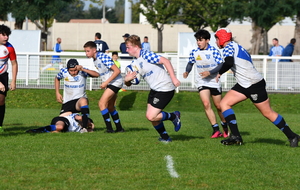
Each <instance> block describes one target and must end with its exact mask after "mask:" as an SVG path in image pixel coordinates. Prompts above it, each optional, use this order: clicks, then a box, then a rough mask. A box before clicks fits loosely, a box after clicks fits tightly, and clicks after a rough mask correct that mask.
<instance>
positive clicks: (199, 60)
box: [189, 44, 223, 90]
mask: <svg viewBox="0 0 300 190" xmlns="http://www.w3.org/2000/svg"><path fill="white" fill-rule="evenodd" d="M222 62H223V60H222V56H221V54H220V52H219V50H217V49H216V48H215V47H214V46H211V45H209V44H208V47H207V48H206V49H205V50H201V49H200V48H197V49H193V50H192V52H191V53H190V58H189V64H193V65H195V67H196V72H197V74H196V79H195V86H196V87H197V88H198V87H200V86H206V87H210V88H217V89H219V90H220V87H221V82H220V81H219V82H217V81H216V76H217V74H218V73H215V74H212V75H210V76H208V77H206V78H202V77H201V76H200V73H201V72H204V71H210V70H212V69H214V68H215V67H217V66H218V64H220V63H222ZM195 63H196V64H195Z"/></svg>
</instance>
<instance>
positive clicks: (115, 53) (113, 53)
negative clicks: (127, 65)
mask: <svg viewBox="0 0 300 190" xmlns="http://www.w3.org/2000/svg"><path fill="white" fill-rule="evenodd" d="M111 58H112V60H113V61H114V63H115V64H116V66H117V67H118V68H119V69H121V63H120V62H119V61H118V59H119V56H118V52H116V51H114V52H112V54H111Z"/></svg>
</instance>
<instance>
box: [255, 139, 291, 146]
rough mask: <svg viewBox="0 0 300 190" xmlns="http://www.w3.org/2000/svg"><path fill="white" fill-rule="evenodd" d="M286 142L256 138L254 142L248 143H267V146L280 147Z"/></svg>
mask: <svg viewBox="0 0 300 190" xmlns="http://www.w3.org/2000/svg"><path fill="white" fill-rule="evenodd" d="M286 142H287V141H284V140H278V139H266V138H257V139H255V140H254V141H251V142H250V143H267V144H278V145H282V144H285V143H286Z"/></svg>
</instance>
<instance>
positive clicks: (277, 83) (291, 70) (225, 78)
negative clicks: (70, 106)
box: [9, 52, 300, 93]
mask: <svg viewBox="0 0 300 190" xmlns="http://www.w3.org/2000/svg"><path fill="white" fill-rule="evenodd" d="M52 55H59V56H60V59H61V63H52ZM160 55H162V56H164V57H166V58H168V59H169V60H170V61H171V63H172V65H173V67H174V70H175V73H176V75H177V77H178V79H179V80H180V81H181V86H180V87H178V89H177V92H179V91H196V90H197V89H196V87H195V86H194V85H195V82H194V81H195V77H196V73H195V69H194V68H193V71H192V72H191V73H190V75H189V77H188V78H187V79H184V78H183V77H182V73H183V72H185V67H186V64H187V63H188V58H189V57H188V56H179V55H177V54H176V53H163V54H160ZM17 57H18V58H17V60H18V64H19V72H18V77H17V88H41V89H53V88H54V77H55V76H56V74H57V73H58V71H59V68H60V67H64V66H66V62H67V60H68V59H70V58H76V59H78V62H79V63H80V64H81V65H83V66H85V67H87V68H89V69H93V70H96V68H95V67H94V64H93V61H92V59H88V58H86V56H85V53H84V52H61V53H54V52H37V53H31V52H30V53H29V52H17ZM119 57H122V58H124V57H125V58H126V57H127V58H128V57H129V56H128V55H127V54H120V55H119ZM284 58H285V59H292V60H293V61H294V62H280V61H279V60H280V59H282V57H269V56H267V55H252V60H253V63H254V65H255V67H256V68H257V70H258V71H259V72H261V74H262V75H263V76H264V78H265V79H266V82H267V90H268V91H269V92H289V93H299V92H300V82H299V81H300V75H299V74H298V73H299V72H300V56H293V57H284ZM272 59H273V61H272ZM131 60H132V59H120V60H119V62H120V63H121V71H122V74H123V75H124V70H125V67H126V65H128V64H130V62H131ZM274 60H275V61H274ZM10 70H11V68H9V73H11V71H10ZM10 78H11V77H10ZM221 82H222V89H223V91H228V90H229V89H230V88H231V87H232V86H233V85H234V84H235V83H236V81H235V79H234V77H233V74H232V73H231V72H230V71H228V72H227V73H225V74H223V75H222V77H221ZM87 83H88V84H87V85H88V89H89V90H92V89H99V88H100V87H99V86H100V83H101V80H100V78H90V79H89V80H88V82H87ZM124 88H125V89H133V90H149V87H148V85H147V84H146V82H145V81H142V82H141V83H140V84H139V85H132V86H131V87H126V86H125V85H124Z"/></svg>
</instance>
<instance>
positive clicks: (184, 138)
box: [171, 135, 204, 141]
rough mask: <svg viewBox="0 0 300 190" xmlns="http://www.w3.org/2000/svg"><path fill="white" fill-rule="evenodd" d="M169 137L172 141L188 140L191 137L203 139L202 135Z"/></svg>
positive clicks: (191, 138)
mask: <svg viewBox="0 0 300 190" xmlns="http://www.w3.org/2000/svg"><path fill="white" fill-rule="evenodd" d="M171 138H172V140H174V141H190V140H193V139H204V137H199V136H190V135H171Z"/></svg>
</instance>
